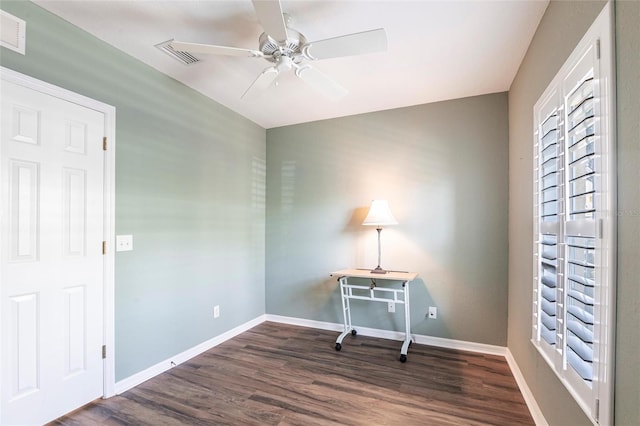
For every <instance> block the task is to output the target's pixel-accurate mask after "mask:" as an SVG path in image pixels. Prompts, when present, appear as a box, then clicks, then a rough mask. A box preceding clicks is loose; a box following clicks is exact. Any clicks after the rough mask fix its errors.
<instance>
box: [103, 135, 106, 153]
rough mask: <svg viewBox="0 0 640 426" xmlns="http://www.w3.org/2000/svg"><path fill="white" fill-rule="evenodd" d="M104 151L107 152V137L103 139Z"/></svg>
mask: <svg viewBox="0 0 640 426" xmlns="http://www.w3.org/2000/svg"><path fill="white" fill-rule="evenodd" d="M102 150H103V151H106V150H107V137H106V136H105V137H103V138H102Z"/></svg>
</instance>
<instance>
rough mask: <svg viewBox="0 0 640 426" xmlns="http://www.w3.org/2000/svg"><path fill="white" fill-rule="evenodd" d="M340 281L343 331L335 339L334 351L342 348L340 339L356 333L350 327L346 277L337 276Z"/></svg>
mask: <svg viewBox="0 0 640 426" xmlns="http://www.w3.org/2000/svg"><path fill="white" fill-rule="evenodd" d="M338 282H339V283H340V299H342V315H343V318H344V331H343V332H342V333H341V334H340V335H339V336H338V338H337V339H336V351H339V350H340V349H342V339H344V338H345V336H346V335H347V334H349V333H351V334H352V335H354V336H355V335H356V331H355V330H354V329H353V327H351V306H350V303H349V293H348V292H349V289H348V288H347V287H346V285H347V277H340V278H338Z"/></svg>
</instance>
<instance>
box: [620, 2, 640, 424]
mask: <svg viewBox="0 0 640 426" xmlns="http://www.w3.org/2000/svg"><path fill="white" fill-rule="evenodd" d="M638 46H640V2H638V1H637V0H633V1H618V2H616V68H617V75H616V77H617V90H616V96H617V114H618V125H617V133H618V135H617V136H618V140H617V143H618V148H617V153H618V287H617V290H618V297H617V300H618V305H617V329H616V387H615V395H616V401H615V419H616V424H618V425H635V424H638V423H639V422H640V362H639V361H640V326H639V325H640V278H639V277H640V262H638V259H639V258H640V49H639V48H638Z"/></svg>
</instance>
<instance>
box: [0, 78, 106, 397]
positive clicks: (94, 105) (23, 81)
mask: <svg viewBox="0 0 640 426" xmlns="http://www.w3.org/2000/svg"><path fill="white" fill-rule="evenodd" d="M0 75H1V76H2V78H1V79H0V84H2V83H4V82H5V81H6V82H10V83H14V84H17V85H20V86H23V87H26V88H29V89H32V90H36V91H38V92H41V93H45V94H47V95H51V96H54V97H56V98H59V99H63V100H65V101H69V102H72V103H75V104H77V105H81V106H83V107H86V108H90V109H93V110H95V111H98V112H101V113H103V114H104V136H106V138H107V150H106V151H105V156H104V213H103V214H104V230H103V238H104V241H106V254H105V255H104V256H103V271H104V272H103V274H104V277H103V279H104V295H103V299H104V311H103V312H104V319H103V324H104V329H103V343H102V344H103V345H106V348H107V351H106V358H105V359H104V361H103V362H104V376H103V395H102V397H103V398H109V397H111V396H113V395H115V356H114V353H115V351H114V345H115V337H114V336H115V318H114V311H115V308H114V294H115V292H114V288H115V283H114V279H115V274H114V269H115V262H114V257H115V255H114V253H115V188H116V169H115V164H116V109H115V107H113V106H111V105H107V104H105V103H103V102H99V101H96V100H94V99H91V98H87V97H86V96H83V95H80V94H78V93H75V92H71V91H69V90H66V89H63V88H61V87H57V86H54V85H52V84H49V83H45V82H44V81H40V80H37V79H35V78H33V77H29V76H27V75H24V74H21V73H19V72H16V71H13V70H11V69H8V68H5V67H2V66H0ZM0 87H1V86H0ZM1 309H2V305H1V304H0V318H2V312H1Z"/></svg>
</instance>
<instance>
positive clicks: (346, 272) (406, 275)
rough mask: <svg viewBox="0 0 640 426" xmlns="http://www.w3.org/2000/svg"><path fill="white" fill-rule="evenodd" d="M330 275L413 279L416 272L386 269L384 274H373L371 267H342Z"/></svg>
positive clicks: (400, 279) (378, 278) (398, 279)
mask: <svg viewBox="0 0 640 426" xmlns="http://www.w3.org/2000/svg"><path fill="white" fill-rule="evenodd" d="M331 276H332V277H354V278H372V279H377V280H392V281H413V280H415V279H416V278H417V277H418V273H417V272H400V271H387V273H386V274H375V273H373V272H371V269H342V270H340V271H335V272H332V273H331Z"/></svg>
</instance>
